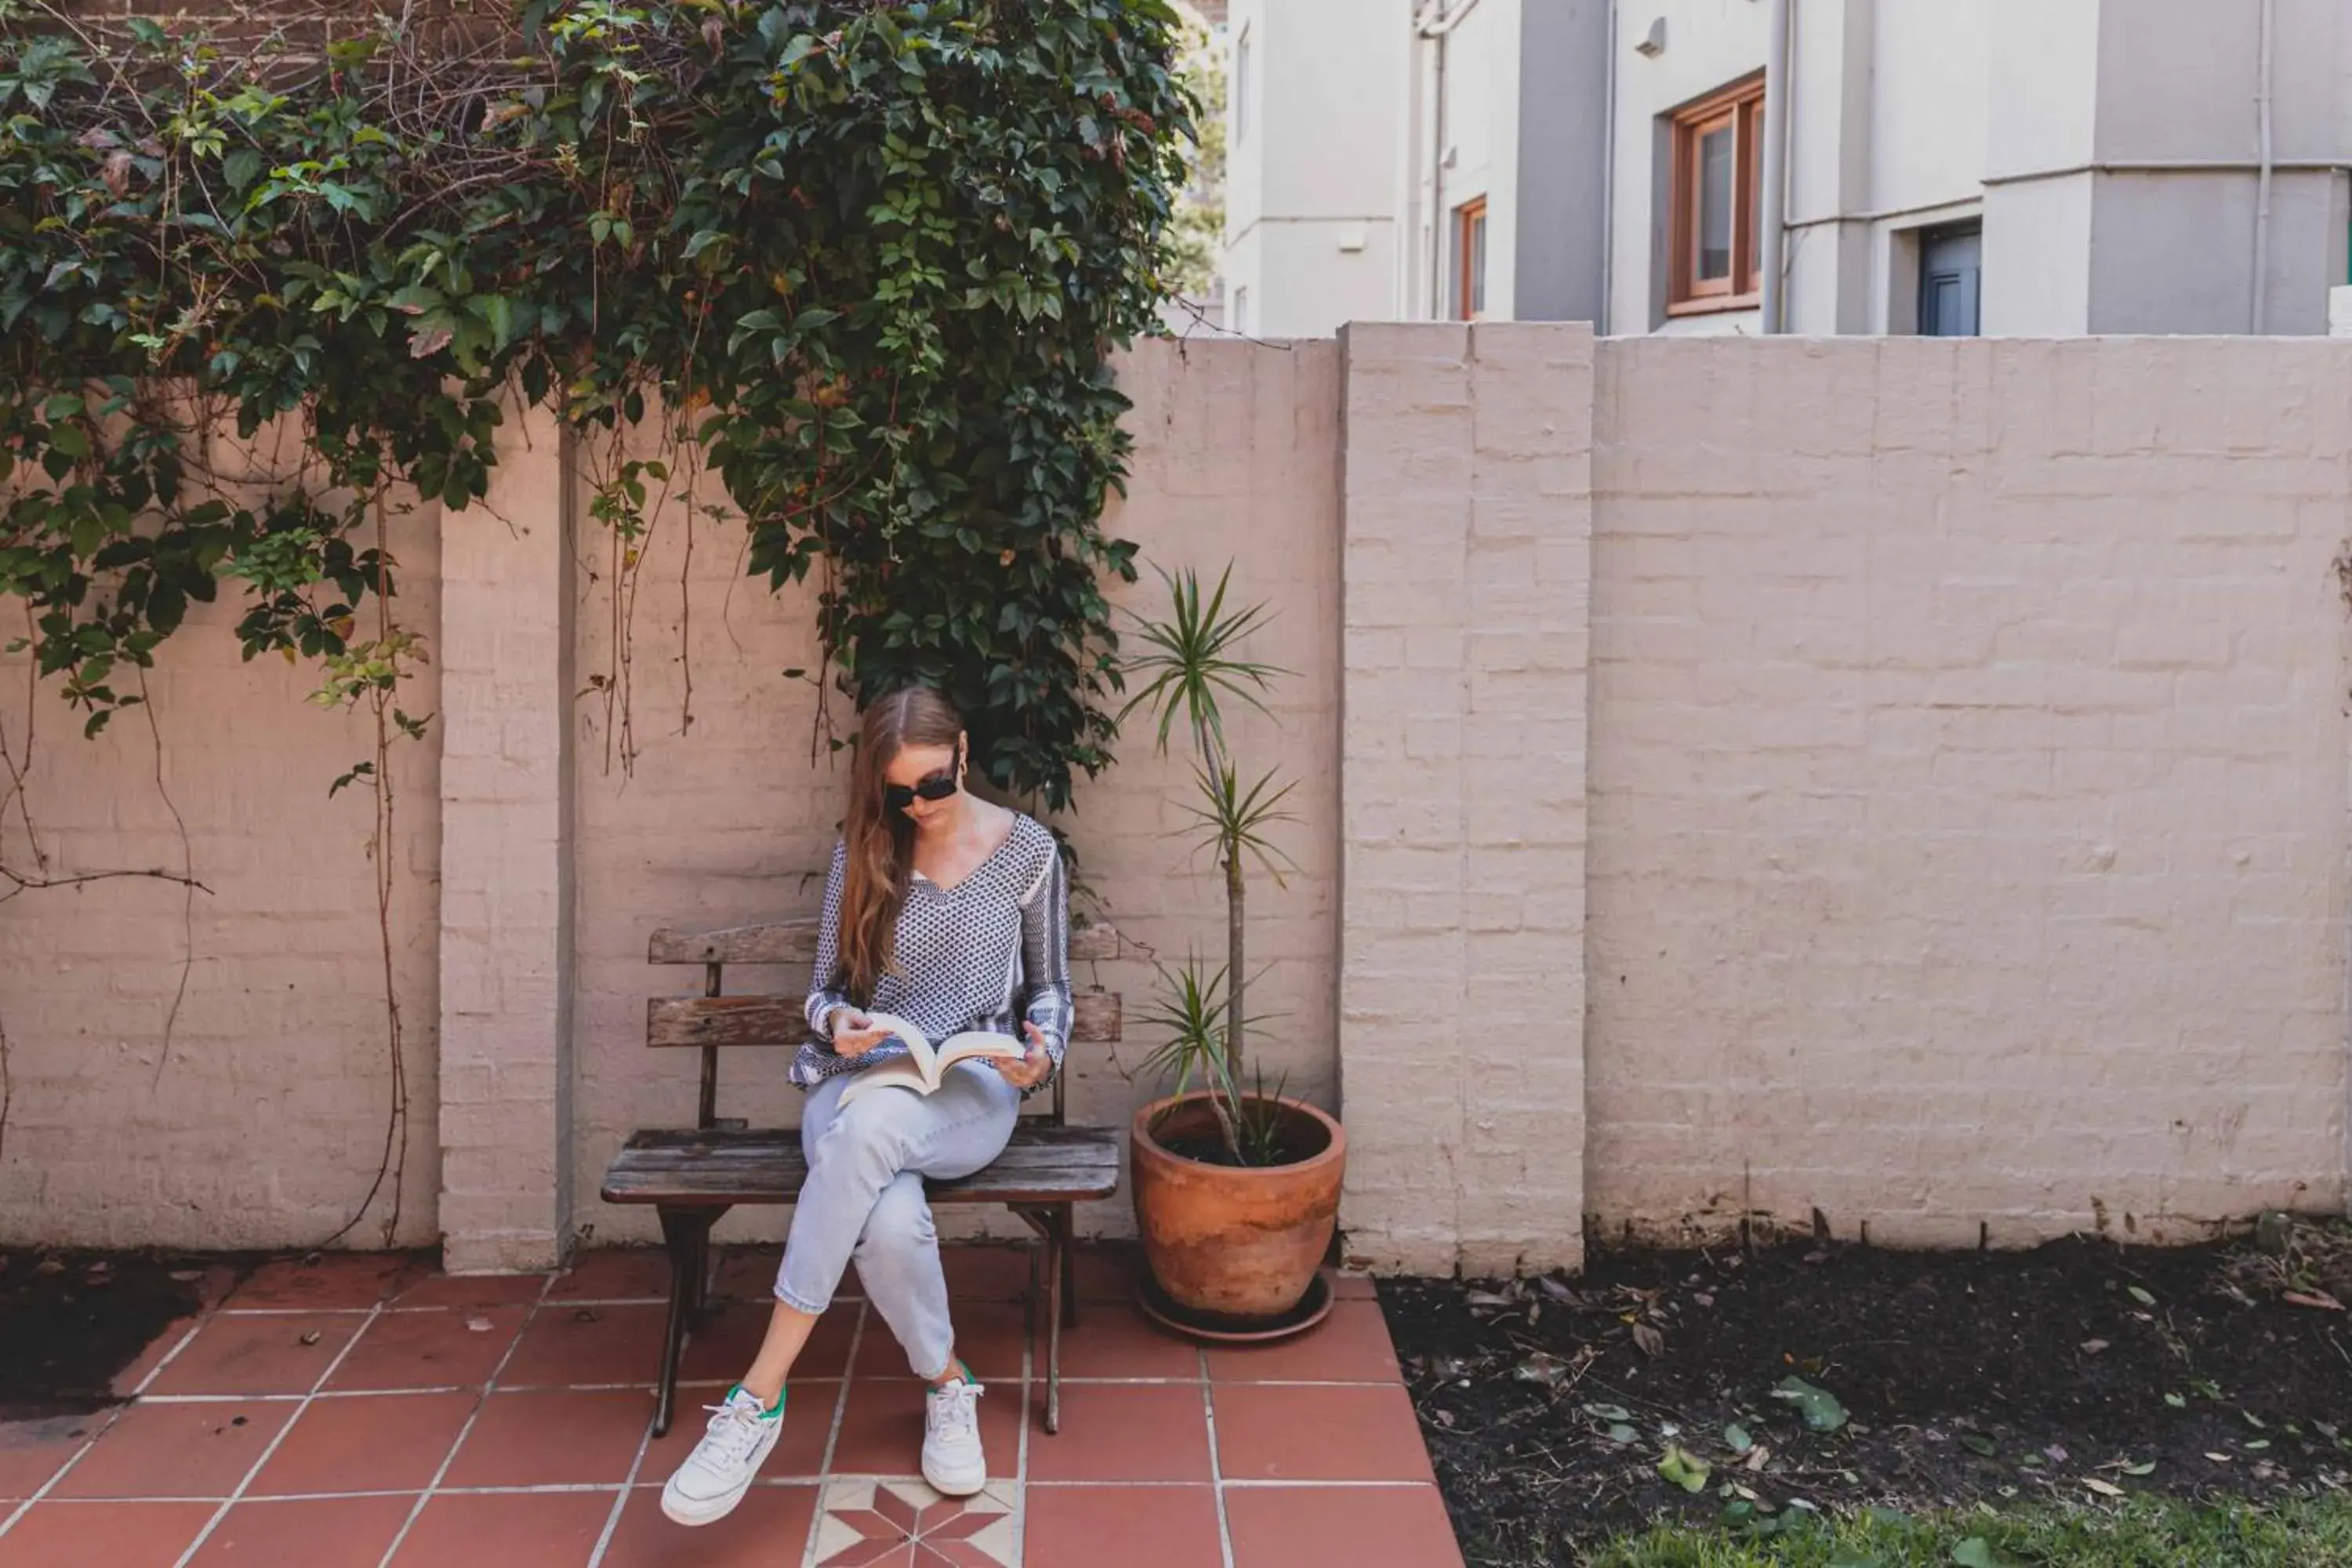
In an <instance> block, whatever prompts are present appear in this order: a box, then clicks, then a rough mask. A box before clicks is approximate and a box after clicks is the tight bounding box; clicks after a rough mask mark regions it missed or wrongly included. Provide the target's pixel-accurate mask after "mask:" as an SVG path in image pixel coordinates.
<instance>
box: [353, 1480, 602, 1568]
mask: <svg viewBox="0 0 2352 1568" xmlns="http://www.w3.org/2000/svg"><path fill="white" fill-rule="evenodd" d="M613 1499H614V1493H612V1492H505V1493H492V1494H490V1495H488V1496H475V1497H436V1498H434V1499H433V1500H430V1501H428V1502H427V1503H426V1504H425V1511H424V1512H423V1513H421V1514H419V1515H417V1517H416V1523H415V1527H414V1528H413V1529H411V1530H410V1531H409V1532H408V1539H407V1540H405V1541H404V1542H401V1543H400V1551H399V1553H398V1554H397V1555H395V1556H394V1558H393V1560H392V1562H393V1568H471V1565H472V1564H475V1563H484V1564H488V1563H496V1564H497V1565H498V1568H585V1565H586V1563H587V1562H588V1559H589V1558H590V1557H592V1556H593V1555H594V1554H595V1551H596V1542H597V1540H598V1539H599V1538H600V1537H601V1536H603V1534H604V1521H605V1520H606V1519H608V1518H610V1517H611V1515H612V1512H613Z"/></svg>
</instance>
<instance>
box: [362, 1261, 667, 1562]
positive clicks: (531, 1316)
mask: <svg viewBox="0 0 2352 1568" xmlns="http://www.w3.org/2000/svg"><path fill="white" fill-rule="evenodd" d="M561 1278H562V1274H561V1272H560V1271H558V1272H553V1273H550V1274H549V1275H548V1277H547V1282H546V1283H545V1284H543V1285H541V1287H540V1289H539V1299H538V1300H535V1301H533V1302H531V1304H530V1310H529V1311H527V1312H525V1313H524V1314H523V1317H522V1326H521V1327H520V1328H519V1329H517V1330H516V1331H515V1337H514V1338H513V1339H512V1340H511V1341H509V1342H508V1345H507V1348H506V1352H505V1353H504V1354H503V1355H501V1356H499V1364H498V1365H496V1366H494V1367H492V1368H491V1369H490V1375H489V1377H488V1379H487V1380H485V1381H484V1382H483V1384H482V1386H481V1388H480V1389H479V1390H478V1393H477V1394H476V1397H475V1400H474V1407H473V1409H471V1410H469V1411H467V1413H466V1419H465V1421H464V1422H463V1423H462V1424H460V1425H459V1426H458V1427H457V1436H456V1437H454V1438H452V1439H451V1440H450V1443H449V1451H448V1452H447V1453H446V1454H444V1455H442V1456H441V1463H440V1464H439V1465H438V1466H437V1467H436V1468H435V1469H434V1471H433V1475H432V1478H431V1479H428V1480H427V1481H426V1482H425V1489H424V1490H423V1491H420V1492H418V1493H417V1494H416V1501H415V1504H414V1505H413V1506H411V1507H410V1509H409V1510H408V1517H407V1518H406V1519H404V1520H402V1521H400V1528H399V1529H398V1530H397V1531H394V1532H393V1537H392V1542H391V1544H390V1545H388V1546H386V1547H385V1548H384V1549H383V1556H382V1557H381V1558H379V1559H378V1560H377V1564H376V1568H391V1563H392V1560H393V1559H394V1557H396V1556H398V1555H399V1553H400V1549H401V1548H402V1547H403V1546H404V1545H405V1544H407V1542H408V1532H409V1531H412V1530H415V1528H416V1521H418V1520H419V1519H421V1518H423V1517H424V1515H425V1504H426V1503H428V1502H431V1501H432V1500H433V1494H434V1491H435V1490H436V1489H437V1488H438V1487H439V1486H440V1485H441V1481H442V1479H443V1478H444V1477H446V1476H447V1475H448V1473H449V1467H450V1466H451V1465H453V1464H455V1463H456V1462H457V1450H458V1449H460V1448H462V1447H465V1446H466V1439H467V1438H468V1437H470V1436H473V1435H474V1423H475V1422H477V1421H478V1420H480V1419H481V1418H482V1410H483V1408H484V1407H485V1406H486V1405H488V1404H489V1402H490V1394H491V1391H492V1390H494V1389H496V1388H497V1387H498V1385H499V1373H502V1372H504V1371H506V1369H507V1363H509V1362H510V1361H512V1360H513V1359H514V1353H515V1352H516V1351H518V1350H520V1348H521V1347H522V1340H523V1336H524V1335H525V1334H527V1333H529V1332H530V1326H531V1324H533V1323H535V1322H537V1321H539V1314H540V1311H541V1309H542V1308H544V1307H545V1306H546V1305H547V1298H548V1295H549V1293H550V1292H551V1291H552V1290H553V1289H555V1282H556V1280H557V1279H561ZM622 1495H623V1496H624V1497H626V1496H627V1495H628V1494H627V1493H626V1492H623V1493H622Z"/></svg>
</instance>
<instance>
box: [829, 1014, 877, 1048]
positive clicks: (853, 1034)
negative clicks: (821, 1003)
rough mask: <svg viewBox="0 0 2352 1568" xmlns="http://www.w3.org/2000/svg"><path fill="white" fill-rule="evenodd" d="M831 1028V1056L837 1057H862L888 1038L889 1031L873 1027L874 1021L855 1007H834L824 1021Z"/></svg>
mask: <svg viewBox="0 0 2352 1568" xmlns="http://www.w3.org/2000/svg"><path fill="white" fill-rule="evenodd" d="M825 1022H826V1023H828V1024H830V1025H831V1026H832V1028H831V1029H830V1031H829V1033H830V1034H831V1035H832V1036H833V1054H834V1055H835V1056H837V1057H862V1056H864V1055H865V1054H866V1052H868V1051H870V1050H872V1049H873V1048H874V1047H877V1046H878V1045H880V1044H881V1043H882V1042H883V1041H885V1040H887V1039H888V1038H889V1037H890V1031H889V1030H887V1029H881V1028H877V1027H875V1025H874V1020H873V1019H871V1018H869V1017H867V1016H866V1015H865V1014H863V1013H861V1012H859V1011H858V1010H857V1009H856V1008H855V1007H835V1009H834V1010H833V1012H832V1014H831V1015H830V1016H828V1017H827V1018H826V1019H825Z"/></svg>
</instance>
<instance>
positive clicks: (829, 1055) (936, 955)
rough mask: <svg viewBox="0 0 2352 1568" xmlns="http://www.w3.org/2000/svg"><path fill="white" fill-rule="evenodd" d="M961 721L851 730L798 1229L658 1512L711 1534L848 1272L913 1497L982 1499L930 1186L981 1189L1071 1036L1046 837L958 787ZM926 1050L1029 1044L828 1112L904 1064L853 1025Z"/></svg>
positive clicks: (917, 719)
mask: <svg viewBox="0 0 2352 1568" xmlns="http://www.w3.org/2000/svg"><path fill="white" fill-rule="evenodd" d="M969 752H970V742H969V740H968V739H967V737H966V735H965V733H964V727H963V721H962V719H961V716H960V715H958V714H957V712H956V710H955V709H954V708H953V707H952V706H950V704H949V702H948V701H947V700H946V699H945V698H943V697H941V696H940V694H939V693H938V692H936V691H933V690H931V689H928V688H924V687H911V688H908V689H903V690H900V691H896V692H893V693H892V694H890V695H889V696H887V697H885V698H882V699H881V700H878V701H876V702H874V703H873V704H871V705H870V706H869V707H868V708H867V709H866V713H865V721H864V727H863V730H862V731H861V733H860V736H859V740H858V745H857V752H856V761H855V762H854V763H853V764H852V767H851V770H850V780H849V809H848V814H847V818H846V822H845V830H844V833H843V837H842V841H841V842H840V844H838V845H837V846H835V849H834V852H833V871H832V874H831V875H830V876H829V877H828V878H827V879H826V881H825V889H824V917H823V920H822V921H821V922H820V925H819V933H818V939H817V956H816V974H815V979H814V984H813V985H812V987H811V989H810V992H809V998H808V1018H809V1026H810V1027H811V1028H812V1029H813V1030H814V1031H815V1035H816V1037H815V1038H814V1039H813V1040H811V1041H810V1042H809V1043H808V1044H806V1045H804V1046H803V1047H801V1050H800V1053H799V1055H798V1056H796V1057H795V1058H793V1068H792V1077H793V1082H794V1083H795V1084H797V1085H799V1086H800V1087H801V1088H803V1089H808V1090H809V1091H810V1093H809V1096H808V1105H807V1109H806V1110H804V1111H803V1114H802V1117H801V1146H802V1148H803V1151H804V1152H806V1154H807V1156H808V1180H807V1182H806V1184H804V1185H803V1187H802V1189H801V1194H800V1200H799V1203H798V1205H796V1206H795V1207H794V1208H793V1223H792V1231H791V1234H790V1236H789V1237H788V1239H787V1240H786V1242H785V1244H784V1258H783V1264H782V1268H781V1269H780V1270H779V1271H778V1273H777V1276H776V1291H775V1295H776V1305H775V1312H774V1316H773V1317H772V1318H771V1319H770V1321H769V1324H768V1334H767V1339H766V1340H765V1342H763V1343H762V1344H761V1348H760V1354H759V1357H758V1359H757V1360H755V1361H754V1362H753V1363H751V1370H750V1371H749V1372H747V1373H744V1374H743V1380H742V1381H741V1382H740V1383H739V1384H736V1385H735V1386H734V1387H732V1388H730V1389H729V1390H728V1392H727V1397H726V1398H725V1399H724V1400H722V1401H721V1402H720V1403H719V1404H718V1405H714V1406H712V1407H711V1408H712V1412H713V1414H712V1415H711V1418H710V1426H709V1431H708V1432H706V1433H705V1434H704V1436H703V1438H702V1441H701V1442H700V1443H698V1444H697V1445H696V1447H695V1449H694V1452H693V1453H692V1454H690V1455H688V1457H687V1459H686V1462H685V1463H684V1464H682V1465H680V1466H679V1467H678V1468H677V1473H676V1474H675V1475H673V1476H671V1477H670V1479H669V1484H668V1486H667V1487H666V1488H665V1489H663V1491H662V1511H663V1512H664V1513H666V1514H667V1515H668V1516H669V1517H670V1518H671V1519H673V1520H676V1521H677V1522H678V1523H680V1524H709V1523H711V1522H712V1521H716V1520H719V1519H721V1518H723V1517H725V1516H726V1514H727V1513H728V1512H729V1511H730V1510H732V1509H733V1508H734V1507H735V1505H736V1504H737V1503H738V1502H740V1501H741V1500H742V1497H743V1493H744V1491H745V1489H747V1488H748V1487H750V1485H751V1478H752V1477H753V1476H754V1475H755V1474H756V1473H757V1472H758V1470H759V1468H760V1465H761V1461H762V1460H764V1459H765V1458H767V1457H768V1453H769V1450H771V1449H772V1448H773V1447H775V1445H776V1436H777V1434H778V1433H779V1432H780V1431H781V1430H782V1426H783V1415H784V1380H785V1378H786V1377H787V1376H788V1375H790V1373H791V1372H792V1367H793V1360H794V1359H795V1358H796V1357H797V1356H798V1355H799V1354H800V1352H801V1348H802V1346H803V1345H805V1344H806V1343H807V1342H808V1337H809V1331H810V1330H812V1329H813V1328H814V1327H815V1325H816V1321H817V1318H818V1317H819V1315H820V1314H822V1313H823V1312H824V1310H825V1308H826V1307H827V1306H828V1305H830V1304H831V1303H832V1300H833V1292H834V1288H835V1286H836V1285H838V1284H839V1283H840V1281H841V1271H842V1269H843V1268H844V1267H845V1265H847V1264H848V1263H849V1262H850V1260H851V1259H853V1258H855V1259H856V1263H857V1276H858V1279H861V1280H862V1281H864V1283H865V1287H866V1298H867V1300H870V1301H871V1302H872V1303H873V1306H874V1310H876V1311H877V1312H879V1313H880V1314H881V1315H882V1321H884V1322H886V1323H887V1324H889V1325H890V1331H891V1332H892V1333H893V1334H895V1335H897V1336H898V1343H899V1344H900V1345H901V1346H902V1347H904V1348H905V1350H906V1352H907V1359H908V1363H910V1364H911V1365H912V1367H913V1368H914V1372H915V1374H916V1375H917V1376H918V1377H920V1378H923V1379H925V1380H926V1381H927V1382H929V1384H930V1394H929V1399H928V1401H927V1403H926V1409H925V1415H924V1424H923V1456H922V1467H923V1479H925V1480H927V1481H929V1483H930V1484H931V1485H932V1487H934V1488H935V1489H938V1490H940V1491H941V1492H943V1493H946V1494H948V1495H950V1496H952V1497H963V1496H969V1495H970V1494H971V1493H973V1492H976V1491H978V1490H980V1489H981V1488H982V1486H983V1485H985V1484H986V1483H987V1479H988V1465H987V1461H986V1459H985V1458H983V1457H982V1451H981V1444H980V1422H979V1408H978V1405H979V1400H980V1395H981V1393H982V1389H981V1386H980V1384H979V1383H978V1382H977V1381H975V1380H974V1379H973V1377H972V1375H971V1371H970V1370H969V1369H968V1368H966V1367H965V1366H964V1364H963V1363H961V1362H960V1361H958V1360H957V1359H956V1356H955V1331H954V1329H953V1327H952V1326H951V1325H950V1322H949V1321H948V1287H947V1279H946V1276H945V1275H944V1274H942V1273H941V1271H940V1248H939V1238H938V1236H937V1234H936V1233H935V1232H934V1231H933V1229H932V1226H931V1211H930V1205H929V1203H928V1202H927V1201H926V1199H925V1198H924V1195H923V1180H924V1178H925V1177H927V1176H929V1177H937V1178H940V1179H943V1180H947V1179H953V1178H955V1177H959V1176H967V1175H970V1174H971V1173H973V1172H975V1171H978V1170H981V1169H982V1168H983V1167H984V1166H986V1165H987V1164H988V1163H990V1162H991V1161H992V1160H994V1159H995V1158H996V1157H997V1155H999V1154H1000V1153H1002V1152H1003V1151H1004V1146H1005V1144H1006V1142H1008V1141H1010V1140H1011V1138H1012V1136H1013V1121H1014V1120H1015V1118H1016V1116H1017V1115H1018V1112H1019V1107H1020V1101H1021V1099H1022V1097H1023V1096H1024V1095H1025V1094H1027V1093H1029V1092H1031V1091H1033V1090H1034V1089H1037V1088H1038V1087H1040V1086H1041V1085H1043V1084H1044V1083H1045V1081H1046V1080H1047V1079H1049V1078H1051V1077H1052V1075H1053V1073H1054V1072H1055V1069H1056V1068H1058V1067H1059V1065H1060V1063H1061V1059H1062V1051H1063V1047H1064V1046H1065V1044H1066V1042H1067V1041H1068V1039H1069V1033H1070V983H1069V879H1068V874H1067V872H1066V870H1065V869H1064V868H1063V865H1062V859H1061V853H1060V850H1059V848H1058V847H1057V846H1056V845H1055V841H1054V836H1053V835H1052V834H1051V833H1049V832H1047V831H1046V830H1045V827H1043V826H1040V825H1039V824H1038V823H1037V822H1035V821H1034V820H1033V819H1031V818H1029V817H1027V816H1022V815H1020V814H1018V813H1016V812H1012V811H1007V810H1005V809H1004V808H1003V807H1002V806H998V805H991V804H989V803H988V802H986V801H983V800H980V799H978V798H976V797H975V796H973V795H971V794H969V793H968V792H966V791H965V789H964V788H963V782H964V773H965V770H966V767H967V765H968V763H969V761H970V754H969ZM867 1008H873V1009H875V1010H876V1011H879V1012H888V1013H892V1014H896V1015H898V1016H902V1017H904V1018H906V1019H907V1020H908V1021H909V1022H911V1023H913V1024H914V1025H916V1026H918V1027H919V1028H920V1029H921V1030H922V1031H923V1032H924V1034H925V1035H927V1036H928V1037H929V1038H931V1039H933V1040H944V1039H946V1038H947V1037H949V1036H950V1035H954V1034H958V1033H961V1032H962V1031H965V1030H972V1029H978V1030H990V1031H994V1032H997V1033H1002V1034H1007V1035H1010V1034H1013V1033H1014V1025H1016V1024H1018V1025H1019V1026H1020V1028H1019V1033H1020V1035H1021V1036H1022V1037H1024V1039H1025V1041H1026V1043H1027V1047H1028V1050H1027V1054H1026V1055H1025V1056H1024V1057H1023V1058H1021V1059H1019V1060H1017V1061H1013V1060H1003V1061H986V1060H967V1061H961V1062H958V1063H957V1064H956V1065H955V1066H953V1067H951V1068H949V1069H948V1071H947V1075H946V1079H945V1080H944V1081H943V1082H942V1083H941V1085H940V1088H939V1089H938V1090H936V1091H935V1092H933V1093H930V1094H927V1095H926V1094H918V1093H916V1092H914V1091H912V1090H910V1089H880V1090H879V1091H877V1092H875V1093H871V1094H861V1095H858V1096H856V1098H855V1099H854V1100H852V1101H851V1102H850V1103H849V1104H848V1105H846V1106H843V1105H842V1104H841V1098H842V1092H843V1090H844V1089H845V1088H846V1087H847V1086H848V1084H849V1083H850V1081H851V1079H853V1077H854V1076H855V1075H856V1073H857V1072H859V1071H860V1070H861V1069H863V1068H867V1067H871V1066H873V1065H874V1064H876V1063H877V1062H880V1061H884V1060H887V1059H888V1058H892V1057H897V1056H903V1055H905V1054H906V1047H905V1046H904V1045H903V1044H901V1043H899V1042H898V1039H897V1037H895V1036H893V1035H891V1034H889V1033H887V1031H885V1030H883V1029H880V1028H877V1026H875V1024H874V1021H873V1019H872V1018H870V1017H869V1016H867V1014H866V1009H867Z"/></svg>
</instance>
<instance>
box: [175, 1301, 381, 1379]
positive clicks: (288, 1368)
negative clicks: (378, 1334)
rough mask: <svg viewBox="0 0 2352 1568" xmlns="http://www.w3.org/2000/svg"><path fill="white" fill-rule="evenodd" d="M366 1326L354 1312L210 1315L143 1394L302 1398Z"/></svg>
mask: <svg viewBox="0 0 2352 1568" xmlns="http://www.w3.org/2000/svg"><path fill="white" fill-rule="evenodd" d="M366 1321H367V1320H366V1319H365V1318H364V1317H362V1316H361V1315H360V1314H358V1313H356V1312H320V1313H310V1312H289V1313H287V1314H285V1315H283V1316H262V1317H236V1316H234V1315H229V1314H215V1316H213V1317H211V1318H208V1319H206V1320H205V1326H204V1327H203V1328H201V1329H199V1330H197V1331H196V1337H195V1338H194V1339H193V1340H191V1341H190V1342H188V1346H187V1348H186V1349H185V1350H184V1351H182V1352H180V1353H179V1354H178V1355H176V1356H173V1358H172V1364H171V1365H169V1366H167V1367H165V1368H164V1369H163V1371H162V1372H161V1373H157V1374H156V1377H155V1381H154V1382H152V1383H151V1384H148V1385H147V1392H148V1393H150V1394H308V1393H310V1390H311V1389H313V1388H315V1387H317V1386H318V1384H319V1378H320V1374H321V1373H324V1372H325V1371H326V1370H327V1368H328V1367H329V1366H330V1365H331V1364H332V1363H333V1362H334V1359H335V1357H336V1356H337V1355H338V1354H340V1353H341V1351H342V1348H343V1347H344V1346H345V1345H347V1344H349V1343H350V1342H351V1341H352V1336H353V1335H354V1334H356V1333H358V1332H359V1331H360V1329H361V1327H362V1325H363V1324H365V1323H366ZM305 1340H308V1341H310V1343H308V1344H305V1343H304V1341H305Z"/></svg>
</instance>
